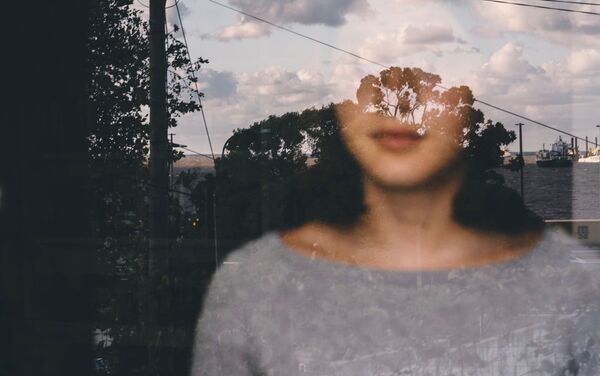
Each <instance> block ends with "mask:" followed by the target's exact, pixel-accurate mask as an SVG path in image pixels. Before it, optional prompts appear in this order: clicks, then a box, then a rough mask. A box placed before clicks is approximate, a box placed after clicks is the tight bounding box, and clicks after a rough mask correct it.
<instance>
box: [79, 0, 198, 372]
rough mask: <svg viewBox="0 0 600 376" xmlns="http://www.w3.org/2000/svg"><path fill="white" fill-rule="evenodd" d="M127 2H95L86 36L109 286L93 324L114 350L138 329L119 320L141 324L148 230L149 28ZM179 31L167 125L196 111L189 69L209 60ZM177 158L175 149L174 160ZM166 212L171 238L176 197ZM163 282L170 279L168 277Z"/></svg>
mask: <svg viewBox="0 0 600 376" xmlns="http://www.w3.org/2000/svg"><path fill="white" fill-rule="evenodd" d="M131 3H132V1H131V0H129V1H128V0H96V1H94V2H93V9H92V12H91V17H90V29H89V35H88V39H87V47H88V63H89V67H90V70H89V77H88V79H89V106H90V112H91V117H92V125H91V129H90V131H89V137H88V141H89V156H90V161H89V163H90V169H91V171H93V177H92V189H93V193H94V199H93V203H92V206H93V218H94V220H95V223H94V236H95V239H96V241H97V244H98V257H99V261H100V263H101V265H102V266H103V267H104V269H105V270H107V271H108V273H109V274H108V276H107V280H106V286H112V287H110V288H105V289H103V290H102V291H101V293H100V296H101V297H102V301H101V302H100V304H101V307H100V312H101V313H100V317H99V319H98V320H99V324H98V328H99V329H100V330H102V331H104V332H105V333H107V334H109V335H110V337H111V338H112V345H111V347H112V348H113V349H118V345H119V344H120V343H121V342H123V341H129V340H130V338H131V337H135V336H136V335H138V334H139V332H138V331H136V330H133V331H132V330H131V328H130V327H126V326H124V325H129V326H133V327H135V325H138V324H142V325H143V324H144V323H143V322H141V323H140V321H141V320H140V317H142V316H141V315H140V311H141V310H142V302H141V301H140V300H139V291H138V290H139V287H140V286H141V285H142V284H143V283H145V282H146V281H144V280H143V279H142V277H141V276H144V275H145V267H146V266H145V265H146V261H145V257H146V250H147V235H148V226H147V223H148V221H147V214H148V213H147V210H146V204H147V201H146V200H147V199H146V197H147V193H148V169H147V160H148V152H149V132H150V129H149V123H148V105H149V98H148V93H149V49H148V25H147V23H146V22H145V21H144V20H143V18H142V15H141V12H140V11H136V10H133V9H132V8H131V7H130V4H131ZM177 31H178V28H177V26H174V30H173V31H172V32H171V33H170V34H169V35H168V37H167V40H166V41H165V43H167V50H166V51H167V60H168V64H167V65H168V67H169V80H168V85H167V86H168V97H167V104H166V105H167V108H168V112H169V127H176V126H177V120H178V118H179V117H180V116H182V115H184V114H187V113H191V112H195V111H198V110H199V109H200V106H199V103H198V101H197V99H196V97H195V95H196V94H197V93H195V92H194V90H193V89H191V85H192V83H193V82H194V80H195V78H194V73H195V72H196V71H197V70H198V69H199V68H200V66H201V65H202V64H205V63H207V62H208V61H207V60H204V59H202V58H199V59H197V60H196V61H193V62H192V61H190V60H189V58H188V54H187V50H186V47H185V45H184V44H183V43H182V42H180V41H179V40H178V39H177V38H176V36H175V33H177ZM198 95H201V93H198ZM181 156H182V153H180V152H176V151H173V154H172V158H171V159H172V161H175V160H177V159H178V158H180V157H181ZM170 213H171V215H170V217H171V219H172V220H171V221H170V228H169V234H172V238H175V237H176V236H177V234H178V231H179V229H178V227H177V224H176V221H175V220H174V219H175V217H177V215H178V210H177V206H176V202H175V201H174V200H172V202H171V209H170ZM164 280H165V281H166V282H165V283H166V284H169V283H170V281H172V280H173V278H166V279H164ZM165 288H166V289H167V288H168V289H170V288H171V287H165ZM165 295H169V294H165ZM163 303H164V304H163V307H162V309H163V313H164V316H168V310H169V309H171V308H170V307H169V303H168V301H166V300H165V301H163ZM107 350H108V349H104V350H103V351H107ZM115 351H122V350H115ZM133 358H134V357H132V359H133ZM115 359H116V357H115V358H114V359H112V360H113V362H112V363H113V364H112V366H113V367H118V368H120V369H121V371H122V372H123V373H127V374H135V373H136V372H140V373H144V372H147V371H148V369H147V368H145V365H144V364H143V363H142V364H134V363H135V361H133V360H132V361H131V362H130V363H131V364H128V365H126V364H123V362H122V364H120V365H119V364H116V360H115ZM121 359H125V358H124V357H122V358H121ZM136 369H137V371H136Z"/></svg>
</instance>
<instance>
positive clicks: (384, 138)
mask: <svg viewBox="0 0 600 376" xmlns="http://www.w3.org/2000/svg"><path fill="white" fill-rule="evenodd" d="M372 136H373V138H374V139H375V141H377V143H378V144H379V145H381V146H382V147H384V148H386V149H389V150H392V151H400V150H404V149H407V148H409V147H412V146H415V145H416V144H418V143H419V142H420V141H421V140H422V137H421V136H420V135H419V134H418V133H417V132H411V131H379V132H375V133H373V135H372Z"/></svg>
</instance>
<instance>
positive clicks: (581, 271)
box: [192, 231, 600, 376]
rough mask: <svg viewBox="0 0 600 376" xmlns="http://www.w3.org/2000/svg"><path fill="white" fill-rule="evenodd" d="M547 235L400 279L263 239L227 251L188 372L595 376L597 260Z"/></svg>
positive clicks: (599, 349) (599, 302)
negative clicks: (501, 255)
mask: <svg viewBox="0 0 600 376" xmlns="http://www.w3.org/2000/svg"><path fill="white" fill-rule="evenodd" d="M577 249H582V247H580V246H578V245H577V244H575V243H574V242H572V241H570V240H569V239H568V238H567V237H566V236H564V235H562V234H559V233H555V232H550V231H546V233H545V234H544V237H543V239H542V240H541V241H540V243H538V245H537V246H536V247H535V248H534V249H533V250H531V251H529V252H528V253H526V254H525V255H523V256H521V257H519V258H517V259H513V260H510V261H507V262H503V263H498V264H494V265H488V266H484V267H477V268H467V269H452V270H445V271H425V272H399V271H384V270H375V269H368V268H361V267H357V266H350V265H347V264H342V263H338V262H333V261H327V260H323V259H319V258H315V259H311V258H310V257H307V256H304V255H303V254H300V253H297V252H295V251H293V250H291V249H289V248H287V247H286V246H285V245H284V244H283V243H282V241H281V238H280V236H279V234H277V233H275V232H272V233H269V234H267V235H265V236H263V237H262V238H260V239H258V240H255V241H253V242H250V243H248V244H246V245H245V246H244V247H242V248H240V249H238V250H237V251H235V252H233V253H232V254H230V255H229V257H228V258H227V260H225V261H226V262H225V263H224V264H223V265H222V266H221V267H220V268H219V270H218V271H217V273H216V275H215V277H214V278H213V281H212V283H211V286H210V288H209V291H208V294H207V297H206V299H205V302H204V308H203V311H202V314H201V316H200V320H199V323H198V326H197V331H196V340H195V346H194V354H193V360H192V375H193V376H199V375H226V376H230V375H231V376H235V375H281V376H290V375H319V376H320V375H361V376H371V375H373V376H374V375H377V376H384V375H386V376H388V375H389V376H391V375H600V341H599V340H598V338H599V335H600V264H593V263H581V262H574V260H575V261H576V260H577V259H576V258H574V257H573V254H572V251H573V250H577Z"/></svg>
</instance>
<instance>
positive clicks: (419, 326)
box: [192, 68, 600, 375]
mask: <svg viewBox="0 0 600 376" xmlns="http://www.w3.org/2000/svg"><path fill="white" fill-rule="evenodd" d="M408 76H410V77H408ZM407 77H408V78H407ZM415 77H417V78H419V80H414V78H415ZM394 80H395V81H394ZM399 82H400V83H404V84H405V85H404V86H403V85H398V83H399ZM411 82H413V84H412V86H411ZM414 82H419V84H418V87H415V84H414ZM394 83H395V84H394ZM438 84H439V79H438V78H436V76H434V75H429V74H426V73H425V72H422V71H420V70H417V69H408V70H407V69H404V70H401V69H399V68H392V69H391V70H386V71H383V72H382V73H381V75H380V77H379V78H377V77H373V76H368V77H365V79H363V81H362V83H361V87H360V88H359V90H358V94H357V96H358V104H349V103H346V104H345V105H340V106H338V118H339V123H340V124H341V131H340V134H341V141H342V143H343V145H344V146H345V148H346V151H347V152H348V153H349V155H350V156H351V157H352V160H353V161H354V162H355V163H356V165H357V166H358V170H359V171H360V172H359V176H358V177H359V179H358V181H360V188H361V197H362V199H361V200H362V202H361V203H360V204H362V205H358V206H360V208H361V209H360V210H357V211H356V212H355V215H354V216H352V217H351V218H350V219H349V218H345V220H340V221H337V222H336V221H335V220H314V221H311V222H308V223H306V224H304V225H302V226H299V227H297V228H293V229H290V230H288V231H285V232H283V233H276V232H271V233H269V234H267V235H265V236H263V237H262V238H260V239H258V240H256V241H254V242H251V243H249V244H247V245H246V246H245V247H242V249H240V250H238V251H236V252H234V253H233V254H231V255H230V256H229V258H228V260H227V261H228V262H226V264H225V265H224V266H223V267H221V268H220V269H219V271H218V272H217V274H216V276H215V278H214V280H213V282H212V284H211V287H210V290H209V293H208V297H207V299H206V300H205V305H204V310H203V313H202V315H201V318H200V321H199V324H198V329H197V335H196V342H195V349H194V359H193V369H192V374H193V375H254V374H261V375H262V374H265V375H296V374H307V375H400V374H407V375H408V374H410V375H450V374H476V375H488V374H489V375H497V374H504V373H507V374H511V375H512V374H515V375H521V374H561V375H563V374H564V375H567V374H573V375H574V374H586V375H587V374H589V375H592V374H598V372H600V370H599V369H598V362H599V356H598V345H597V344H596V343H597V342H595V338H596V337H597V335H598V333H597V332H598V328H600V322H598V321H599V316H600V315H599V314H598V311H599V307H598V303H597V301H598V297H599V293H598V290H597V289H598V287H600V285H599V284H598V278H597V277H596V276H597V275H598V271H596V273H594V271H593V270H592V271H590V270H586V269H583V268H582V267H579V268H578V269H576V270H575V269H574V268H575V267H574V266H573V265H572V264H570V263H569V260H568V252H567V251H568V249H569V248H568V246H565V245H564V243H565V241H566V240H565V239H564V238H563V237H562V236H561V235H559V234H555V233H552V232H550V231H548V230H544V229H543V228H542V227H541V226H540V225H539V224H540V223H539V221H536V220H535V219H532V218H533V217H532V216H531V215H530V213H528V212H527V211H526V209H525V208H524V207H523V206H522V205H521V206H518V205H517V207H519V208H521V209H520V210H521V212H517V214H519V215H517V216H516V217H513V218H512V220H513V222H517V223H519V224H520V226H519V227H518V228H514V227H510V225H508V224H507V223H508V222H509V220H507V218H506V217H505V216H504V215H503V214H499V213H496V212H487V213H485V212H484V211H481V210H478V209H480V208H481V206H482V205H483V206H486V205H487V206H488V207H495V208H497V209H498V210H499V211H501V209H502V207H501V206H499V205H496V206H493V205H492V206H489V201H490V196H489V195H487V194H483V195H482V194H481V191H482V190H485V189H486V188H485V187H486V184H485V174H484V173H483V171H482V170H481V169H478V168H477V166H478V164H480V163H481V159H482V158H483V157H482V158H479V157H481V155H479V156H478V155H477V152H476V153H475V154H473V153H472V152H473V150H474V148H475V146H476V145H479V146H481V145H483V144H484V143H481V142H479V141H478V140H480V138H478V137H479V136H480V135H481V134H482V133H481V132H479V131H478V132H476V131H475V130H474V129H475V128H476V127H475V124H481V120H483V119H482V116H479V114H480V113H478V112H477V111H476V110H474V109H473V108H472V106H471V105H472V103H473V98H472V96H471V94H470V91H469V90H468V88H464V87H463V88H452V89H449V90H446V91H441V90H438V89H436V86H437V85H438ZM390 87H393V88H394V90H395V91H394V90H392V91H391V92H392V94H391V95H390V90H386V89H389V88H390ZM388 96H389V98H388ZM488 125H489V126H491V123H490V124H488ZM470 132H471V133H470ZM469 137H471V138H469ZM475 149H476V148H475ZM479 152H480V153H483V152H482V151H481V150H480V151H479ZM511 197H512V196H511ZM497 199H498V200H500V199H503V196H502V195H497ZM491 201H494V200H493V199H492V200H491ZM508 201H510V200H508ZM508 201H506V202H508ZM513 201H514V200H513ZM511 205H514V203H513V204H511ZM512 213H513V214H514V213H515V211H514V210H513V212H512ZM485 217H488V218H485ZM489 218H491V219H489Z"/></svg>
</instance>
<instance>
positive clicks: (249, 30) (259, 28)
mask: <svg viewBox="0 0 600 376" xmlns="http://www.w3.org/2000/svg"><path fill="white" fill-rule="evenodd" d="M270 34H271V31H270V29H269V25H267V24H264V23H260V22H256V21H252V20H248V19H247V18H246V17H244V16H240V17H239V18H238V23H237V24H236V25H231V26H226V27H224V28H222V29H221V30H219V31H217V32H216V33H215V37H216V38H217V40H220V41H222V42H226V41H230V40H232V39H238V40H239V39H256V38H261V37H264V36H267V35H270Z"/></svg>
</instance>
